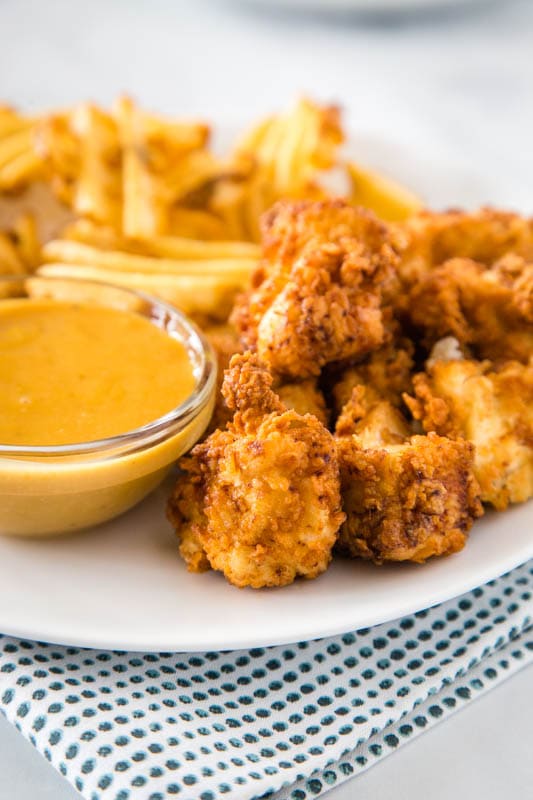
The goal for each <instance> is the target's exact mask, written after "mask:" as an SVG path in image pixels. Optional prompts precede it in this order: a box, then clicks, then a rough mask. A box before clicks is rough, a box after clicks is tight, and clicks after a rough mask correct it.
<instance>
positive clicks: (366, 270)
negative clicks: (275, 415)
mask: <svg viewBox="0 0 533 800" xmlns="http://www.w3.org/2000/svg"><path fill="white" fill-rule="evenodd" d="M262 230H263V260H262V262H261V264H260V266H259V267H258V269H257V271H256V273H255V275H254V276H253V279H252V289H251V290H250V292H249V293H248V295H247V296H246V297H244V298H241V301H240V302H239V303H238V304H237V306H236V309H235V311H234V315H233V320H234V322H235V324H236V327H237V329H238V330H239V332H240V333H241V336H242V337H243V340H244V341H245V343H246V344H247V346H248V347H253V348H256V349H257V352H258V354H259V356H260V358H261V360H262V361H263V362H264V363H265V364H266V365H267V366H268V367H269V368H270V369H271V370H272V371H273V372H274V373H276V374H278V375H282V376H285V377H287V378H289V379H291V378H292V379H301V378H307V377H311V376H314V375H318V374H319V373H320V370H321V368H322V367H323V366H324V365H326V364H329V363H331V362H336V361H346V360H349V359H353V358H360V357H362V356H364V355H365V354H366V353H368V352H370V351H371V350H373V349H375V348H377V347H379V345H380V344H381V343H382V342H383V340H384V338H385V326H384V322H383V314H382V296H383V291H384V290H386V289H387V288H388V285H389V284H390V282H391V281H392V279H393V274H394V270H393V267H394V264H395V261H396V254H395V251H394V249H393V246H392V243H391V240H390V237H389V235H388V231H387V228H386V226H385V225H384V224H382V223H380V222H379V221H378V220H377V218H375V217H374V216H373V215H372V214H371V213H369V212H367V211H364V210H363V209H355V208H352V207H351V206H349V205H348V204H347V203H346V202H344V201H343V200H328V201H323V202H315V203H313V202H296V203H295V202H281V203H278V204H277V205H276V206H274V208H273V209H272V210H271V211H270V212H269V213H268V214H266V215H265V216H264V218H263V225H262Z"/></svg>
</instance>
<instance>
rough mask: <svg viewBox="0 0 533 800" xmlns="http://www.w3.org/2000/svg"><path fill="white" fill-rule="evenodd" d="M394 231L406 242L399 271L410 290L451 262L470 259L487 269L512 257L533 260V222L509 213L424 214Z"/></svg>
mask: <svg viewBox="0 0 533 800" xmlns="http://www.w3.org/2000/svg"><path fill="white" fill-rule="evenodd" d="M393 230H394V232H395V233H396V234H397V235H398V236H399V238H400V239H403V247H402V255H401V258H400V263H399V267H398V270H399V273H400V276H401V278H402V280H403V282H404V284H405V285H408V286H412V285H413V284H414V283H416V282H417V281H418V280H419V279H420V277H421V276H422V275H424V274H425V273H427V272H428V271H429V270H431V269H432V268H433V267H436V266H438V265H439V264H442V263H443V262H444V261H448V260H449V259H451V258H468V259H471V260H472V261H478V262H479V263H481V264H485V265H486V266H487V267H488V266H491V265H493V264H494V263H496V261H499V260H500V259H501V258H503V257H504V256H506V255H507V254H508V253H515V254H516V255H519V256H522V257H523V258H525V259H526V260H529V261H532V260H533V219H527V218H524V217H521V216H520V215H519V214H513V213H510V212H506V211H498V210H496V209H492V208H482V209H480V210H479V211H474V212H471V213H470V212H464V211H453V210H452V211H449V212H447V213H444V214H442V213H437V212H432V211H424V212H422V213H420V214H417V215H415V216H413V217H410V218H409V219H407V220H406V221H405V222H402V223H399V224H398V225H396V226H395V227H394V228H393Z"/></svg>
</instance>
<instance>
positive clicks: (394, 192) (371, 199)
mask: <svg viewBox="0 0 533 800" xmlns="http://www.w3.org/2000/svg"><path fill="white" fill-rule="evenodd" d="M346 168H347V171H348V175H349V177H350V180H351V183H352V192H351V196H350V201H351V202H352V203H354V205H360V206H365V207H366V208H370V209H371V210H372V211H374V212H375V214H377V216H378V217H380V218H381V219H383V220H385V221H388V222H394V221H401V220H403V219H407V217H410V216H412V215H413V214H416V213H417V211H420V210H421V209H422V208H423V203H422V201H421V199H420V198H419V197H417V195H416V194H414V193H413V192H411V191H410V190H409V189H406V188H405V187H404V186H401V185H400V184H399V183H397V182H396V181H393V180H392V179H391V178H386V177H385V176H384V175H381V174H380V173H377V172H373V171H371V170H368V169H363V168H362V167H360V166H359V165H358V164H356V163H355V162H353V161H350V162H348V164H346Z"/></svg>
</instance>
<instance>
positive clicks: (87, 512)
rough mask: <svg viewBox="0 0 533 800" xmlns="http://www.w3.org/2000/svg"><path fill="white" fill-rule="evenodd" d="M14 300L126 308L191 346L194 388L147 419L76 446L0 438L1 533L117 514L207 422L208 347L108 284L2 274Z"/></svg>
mask: <svg viewBox="0 0 533 800" xmlns="http://www.w3.org/2000/svg"><path fill="white" fill-rule="evenodd" d="M12 298H27V299H28V300H31V299H32V298H39V299H42V298H53V299H56V300H66V301H68V302H74V303H76V302H81V303H87V302H90V303H93V304H98V305H101V306H105V307H108V308H116V309H120V310H124V309H127V310H129V311H133V312H134V313H136V314H140V315H142V316H144V317H145V318H147V319H148V320H149V321H150V322H151V323H152V324H153V325H156V326H157V327H158V328H160V329H162V330H164V331H166V332H167V333H168V335H169V336H172V337H173V338H176V339H178V340H179V341H180V342H181V343H182V344H183V345H184V347H185V349H186V351H187V354H188V356H189V359H190V361H191V364H192V368H193V375H194V380H195V385H194V389H193V391H192V393H191V394H190V395H189V397H187V398H186V400H185V401H184V402H182V403H180V405H178V406H177V407H176V408H174V409H173V410H172V411H170V412H169V413H168V414H165V415H164V416H163V417H160V418H159V419H156V420H154V421H153V422H150V423H149V424H147V425H144V426H142V427H140V428H137V429H135V430H132V431H129V432H128V433H124V434H121V435H118V436H111V437H109V438H106V439H100V440H96V441H89V442H83V443H80V444H73V445H70V444H69V445H58V446H35V447H32V446H25V445H6V444H2V443H0V534H8V535H18V536H23V535H29V536H40V535H47V534H57V533H67V532H70V531H74V530H78V529H80V528H87V527H90V526H93V525H97V524H98V523H101V522H105V521H106V520H109V519H112V518H113V517H116V516H117V515H118V514H121V513H122V512H124V511H126V510H127V509H129V508H131V507H132V506H134V505H135V504H136V503H138V502H139V501H140V500H142V498H143V497H145V496H146V495H147V494H148V493H149V492H150V491H152V489H154V488H155V487H156V486H157V485H158V484H159V483H160V482H161V481H162V480H163V478H164V477H165V476H166V475H167V473H168V472H169V470H170V469H171V467H172V465H173V464H174V462H175V461H176V460H177V459H178V458H179V457H180V456H181V455H182V454H183V453H185V452H186V451H187V450H189V449H190V448H191V447H192V445H193V444H194V443H195V442H196V441H197V440H198V439H199V438H200V436H201V435H202V433H203V432H204V430H205V429H206V427H207V425H208V424H209V420H210V418H211V414H212V410H213V405H214V395H215V380H216V359H215V356H214V353H213V350H212V348H211V345H210V344H209V343H208V342H207V340H206V339H205V337H204V336H203V335H202V333H201V332H200V331H199V330H198V328H197V327H196V326H195V325H194V323H192V322H191V321H190V320H189V319H188V318H187V317H186V316H185V315H184V314H182V313H181V312H180V311H178V310H177V309H175V308H173V307H172V306H170V305H168V304H167V303H164V302H162V301H160V300H158V299H156V298H154V297H150V296H148V295H145V294H143V293H142V292H137V291H132V290H130V289H123V288H121V287H116V286H113V285H111V284H105V283H99V282H97V281H87V280H85V279H76V278H52V277H41V276H39V275H32V276H9V277H4V276H2V277H0V309H1V303H2V302H4V301H5V300H8V299H12Z"/></svg>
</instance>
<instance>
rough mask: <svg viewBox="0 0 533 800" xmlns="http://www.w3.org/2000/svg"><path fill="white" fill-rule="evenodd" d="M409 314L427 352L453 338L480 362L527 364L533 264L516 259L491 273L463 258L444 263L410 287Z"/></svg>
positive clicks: (532, 328)
mask: <svg viewBox="0 0 533 800" xmlns="http://www.w3.org/2000/svg"><path fill="white" fill-rule="evenodd" d="M407 313H408V316H409V318H410V321H411V323H412V324H413V325H414V326H415V327H416V329H417V330H418V331H420V332H421V333H422V335H423V337H424V344H425V345H426V347H428V349H430V348H431V347H432V346H433V345H434V344H435V342H436V341H437V340H439V339H441V338H442V337H444V336H454V337H455V338H456V339H457V340H458V341H459V342H460V343H461V344H462V345H467V346H470V348H471V349H472V351H473V353H474V354H475V355H476V356H479V357H481V358H490V359H491V360H501V359H506V360H509V359H516V360H518V361H522V362H524V363H527V362H528V361H529V358H530V357H531V356H532V355H533V262H531V263H527V262H526V261H524V259H523V258H521V257H520V256H515V255H508V256H506V257H504V258H503V259H501V260H500V261H498V262H496V264H495V265H494V266H493V267H489V268H487V267H486V266H485V265H483V264H480V263H478V262H476V261H470V260H469V259H466V258H454V259H451V260H450V261H445V262H444V264H442V265H441V266H439V267H436V268H435V269H434V270H432V271H431V272H428V273H427V274H426V275H424V276H423V277H422V278H421V279H420V281H419V283H418V284H417V285H416V286H415V287H414V288H413V290H412V292H411V295H410V302H409V310H408V312H407Z"/></svg>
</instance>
